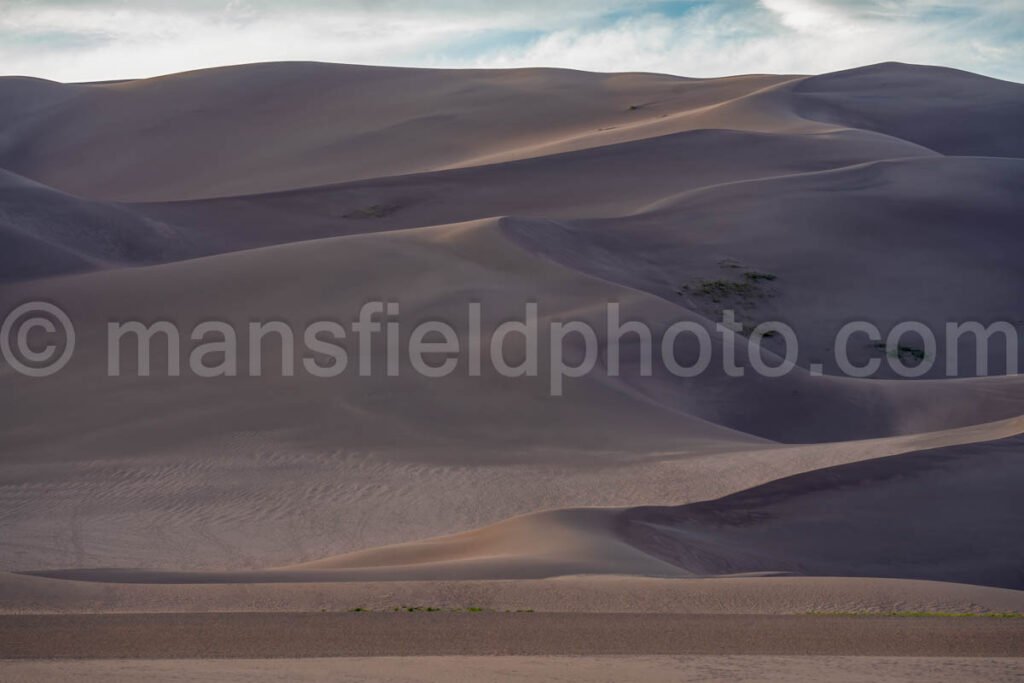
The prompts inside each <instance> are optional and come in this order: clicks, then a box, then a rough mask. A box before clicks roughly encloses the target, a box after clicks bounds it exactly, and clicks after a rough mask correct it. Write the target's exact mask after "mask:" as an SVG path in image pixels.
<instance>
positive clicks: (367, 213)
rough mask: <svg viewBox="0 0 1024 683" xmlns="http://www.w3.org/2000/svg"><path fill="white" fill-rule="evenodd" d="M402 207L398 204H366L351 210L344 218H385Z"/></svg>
mask: <svg viewBox="0 0 1024 683" xmlns="http://www.w3.org/2000/svg"><path fill="white" fill-rule="evenodd" d="M399 208H401V207H400V206H399V205H398V204H371V205H370V206H364V207H362V208H359V209H355V210H354V211H349V212H348V213H346V214H345V215H344V216H343V218H354V219H357V220H359V219H366V218H385V217H387V216H390V215H391V214H393V213H394V212H396V211H398V209H399Z"/></svg>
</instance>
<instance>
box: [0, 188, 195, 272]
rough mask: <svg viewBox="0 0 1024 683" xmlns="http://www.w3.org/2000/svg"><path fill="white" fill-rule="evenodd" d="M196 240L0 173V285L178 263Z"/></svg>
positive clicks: (122, 210)
mask: <svg viewBox="0 0 1024 683" xmlns="http://www.w3.org/2000/svg"><path fill="white" fill-rule="evenodd" d="M200 243H201V240H198V239H195V238H194V237H193V236H191V235H188V234H186V233H185V232H184V231H182V230H179V229H176V228H172V227H170V226H168V225H167V224H165V223H162V222H158V221H154V220H152V219H149V218H146V217H144V216H141V215H138V214H136V213H134V212H132V211H131V210H129V209H127V208H124V207H121V206H118V205H114V204H104V203H98V202H91V201H87V200H82V199H78V198H76V197H72V196H70V195H67V194H64V193H61V192H58V191H56V190H53V189H52V188H49V187H46V186H45V185H40V184H38V183H35V182H32V181H30V180H27V179H25V178H22V177H20V176H18V175H15V174H13V173H9V172H6V171H3V170H0V281H4V280H8V281H9V280H27V279H32V278H38V277H46V276H51V275H60V274H64V273H69V272H76V271H84V270H93V269H96V268H103V267H109V266H115V265H137V264H145V263H155V262H163V261H171V260H180V259H184V258H188V257H191V256H195V255H197V254H199V253H203V251H205V250H204V249H201V248H200V247H199V244H200Z"/></svg>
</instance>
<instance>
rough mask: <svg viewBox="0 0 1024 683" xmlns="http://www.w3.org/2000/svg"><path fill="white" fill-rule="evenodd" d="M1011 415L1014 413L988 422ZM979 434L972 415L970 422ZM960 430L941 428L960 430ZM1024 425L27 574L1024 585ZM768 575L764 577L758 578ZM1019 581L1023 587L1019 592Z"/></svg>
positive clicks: (146, 579) (167, 580)
mask: <svg viewBox="0 0 1024 683" xmlns="http://www.w3.org/2000/svg"><path fill="white" fill-rule="evenodd" d="M1011 425H1012V427H1013V428H1017V429H1019V427H1020V423H1019V421H1009V422H1008V423H1002V424H996V425H992V426H991V427H990V430H991V431H990V434H994V433H997V432H998V431H999V430H1000V429H1007V428H1010V427H1011ZM970 431H971V432H973V433H974V434H977V431H978V430H977V428H973V429H972V430H970ZM963 436H964V435H961V434H957V432H956V431H953V432H950V433H948V434H945V435H942V436H939V437H937V438H935V439H934V440H941V439H945V440H946V441H947V442H950V443H954V444H955V443H956V441H957V438H958V437H959V438H963ZM1022 449H1024V437H1022V436H1019V435H1018V436H1011V437H1009V438H1004V439H1000V440H996V441H988V442H981V443H977V442H975V443H960V444H956V445H946V446H942V447H938V448H927V449H924V450H918V451H914V452H910V453H903V454H901V455H891V456H888V457H880V458H877V457H876V458H871V459H867V460H861V461H856V462H850V463H847V464H843V465H837V466H832V467H822V468H812V469H810V470H808V471H805V472H802V473H799V474H794V475H791V476H788V477H784V478H782V479H776V480H773V481H770V482H768V483H765V484H762V485H759V486H755V487H753V488H749V489H746V490H743V491H739V492H737V493H734V494H730V495H727V496H724V497H722V498H718V499H714V500H708V501H704V502H697V503H691V504H688V505H680V506H675V507H670V506H663V507H656V506H647V507H634V508H625V509H614V508H590V509H583V508H581V509H567V510H552V511H547V512H539V513H533V514H529V515H524V516H521V517H516V518H513V519H509V520H506V521H503V522H500V523H498V524H494V525H491V526H488V527H485V528H482V529H478V530H474V531H469V532H464V533H460V534H455V535H452V536H446V537H440V538H436V539H428V540H425V541H420V542H412V543H404V544H398V545H394V546H386V547H381V548H374V549H369V550H363V551H358V552H353V553H348V554H345V555H340V556H337V557H333V558H327V559H324V560H319V561H314V562H306V563H302V564H297V565H291V566H285V567H280V568H276V569H271V570H264V571H236V572H172V571H155V570H128V569H125V570H118V569H91V570H90V569H77V570H74V569H73V570H65V571H46V572H34V573H32V575H33V576H34V577H43V578H49V579H65V580H72V581H76V582H77V581H89V582H100V583H104V584H111V583H112V584H126V583H127V584H150V585H152V584H184V585H187V584H193V585H195V584H268V583H301V584H313V583H324V582H368V581H369V582H372V581H395V582H409V581H413V582H417V581H480V580H488V581H501V580H519V581H522V580H544V579H552V578H556V577H562V576H572V575H603V576H615V575H618V576H625V575H633V576H638V577H640V576H642V577H662V578H671V579H692V578H705V579H709V580H710V578H709V577H723V576H729V575H740V574H743V575H748V576H750V575H782V574H785V575H790V576H799V575H817V576H839V575H846V576H850V577H863V578H876V579H883V578H898V579H907V580H931V581H943V582H953V583H970V584H978V585H988V586H997V587H1004V588H1010V589H1020V588H1022V587H1024V584H1021V577H1020V575H1019V566H1020V563H1021V562H1022V561H1024V549H1021V548H1020V547H1019V544H1017V543H1015V538H1016V537H1015V532H1014V529H1016V527H1017V524H1018V522H1019V518H1020V512H1021V510H1020V504H1019V503H1018V502H1017V496H1016V491H1017V490H1018V488H1019V485H1020V484H1021V483H1022V482H1024V458H1022V457H1021V451H1022ZM765 580H767V581H770V579H765ZM1021 595H1024V593H1021Z"/></svg>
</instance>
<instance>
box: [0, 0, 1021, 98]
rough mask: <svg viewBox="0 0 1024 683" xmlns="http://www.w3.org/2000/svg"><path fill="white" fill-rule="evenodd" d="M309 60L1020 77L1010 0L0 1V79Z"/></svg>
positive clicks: (84, 77)
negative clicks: (914, 69) (899, 70)
mask: <svg viewBox="0 0 1024 683" xmlns="http://www.w3.org/2000/svg"><path fill="white" fill-rule="evenodd" d="M277 60H316V61H327V62H347V63H358V64H380V65H392V66H427V67H517V66H553V67H568V68H574V69H586V70H591V71H654V72H661V73H671V74H677V75H681V76H693V77H710V76H725V75H732V74H740V73H801V74H803V73H822V72H826V71H835V70H838V69H845V68H851V67H856V66H863V65H865V64H873V63H877V62H884V61H901V62H913V63H919V64H934V65H939V66H951V67H956V68H960V69H966V70H968V71H974V72H977V73H982V74H985V75H988V76H994V77H996V78H1004V79H1008V80H1014V81H1018V82H1024V0H678V1H674V2H666V1H645V0H632V1H627V0H518V1H517V0H506V1H504V2H501V1H496V0H436V1H434V2H431V1H429V0H419V1H417V0H340V1H335V2H330V1H329V0H176V1H171V2H168V1H158V0H0V74H3V75H25V76H35V77H39V78H49V79H53V80H59V81H90V80H108V79H121V78H140V77H148V76H156V75H160V74H166V73H174V72H179V71H187V70H191V69H198V68H204V67H210V66H222V65H226V64H240V63H247V62H263V61H277Z"/></svg>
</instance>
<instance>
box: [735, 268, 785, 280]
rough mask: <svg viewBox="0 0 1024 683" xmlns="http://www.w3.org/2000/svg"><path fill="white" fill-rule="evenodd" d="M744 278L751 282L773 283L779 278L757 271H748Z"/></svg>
mask: <svg viewBox="0 0 1024 683" xmlns="http://www.w3.org/2000/svg"><path fill="white" fill-rule="evenodd" d="M743 277H744V278H746V279H747V280H748V281H749V282H772V281H773V280H777V279H778V277H779V276H778V275H775V274H773V273H759V272H757V271H756V270H748V271H747V272H746V273H743Z"/></svg>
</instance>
